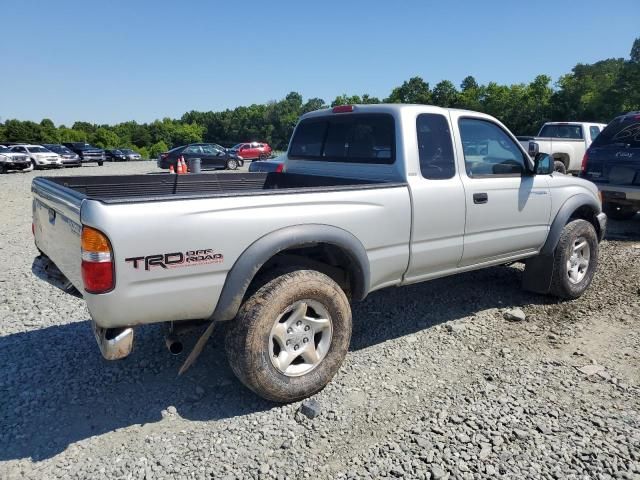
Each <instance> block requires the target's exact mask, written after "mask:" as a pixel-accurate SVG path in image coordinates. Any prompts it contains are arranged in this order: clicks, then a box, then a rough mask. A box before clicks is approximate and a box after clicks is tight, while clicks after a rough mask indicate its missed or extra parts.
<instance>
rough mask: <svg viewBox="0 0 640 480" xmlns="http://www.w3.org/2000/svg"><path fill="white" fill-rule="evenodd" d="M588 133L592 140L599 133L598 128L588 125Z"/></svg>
mask: <svg viewBox="0 0 640 480" xmlns="http://www.w3.org/2000/svg"><path fill="white" fill-rule="evenodd" d="M589 135H591V141H592V142H593V141H594V140H595V139H596V137H597V136H598V135H600V129H599V128H598V127H589Z"/></svg>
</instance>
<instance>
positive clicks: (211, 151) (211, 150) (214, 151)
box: [202, 145, 218, 155]
mask: <svg viewBox="0 0 640 480" xmlns="http://www.w3.org/2000/svg"><path fill="white" fill-rule="evenodd" d="M202 151H203V152H204V153H206V154H207V155H216V154H217V153H218V149H217V148H215V147H214V146H213V145H202Z"/></svg>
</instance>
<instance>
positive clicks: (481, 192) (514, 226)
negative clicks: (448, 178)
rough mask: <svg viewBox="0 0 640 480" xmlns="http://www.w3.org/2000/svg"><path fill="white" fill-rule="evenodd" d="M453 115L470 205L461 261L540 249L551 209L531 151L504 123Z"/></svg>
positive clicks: (481, 260)
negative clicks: (530, 160)
mask: <svg viewBox="0 0 640 480" xmlns="http://www.w3.org/2000/svg"><path fill="white" fill-rule="evenodd" d="M453 115H455V116H456V117H458V118H457V120H456V121H457V124H458V129H459V132H460V135H459V137H460V138H459V140H458V143H457V149H458V151H459V152H460V151H461V152H462V155H458V158H459V160H462V162H459V167H460V169H461V170H462V181H463V183H464V189H465V195H466V206H467V210H466V225H465V233H464V254H463V255H462V261H461V262H460V266H461V267H464V266H469V265H475V264H480V263H484V262H491V261H495V260H499V259H501V258H509V257H513V256H515V255H520V254H523V255H526V254H527V253H532V252H535V251H537V250H539V249H540V248H541V247H542V245H543V244H544V241H545V240H546V238H547V232H548V229H549V228H548V226H549V216H550V214H551V195H550V192H549V184H548V178H547V177H546V176H544V175H540V176H536V175H532V174H531V173H530V172H529V171H528V167H527V163H526V162H527V158H526V157H525V155H526V153H524V151H523V150H522V149H521V148H520V146H519V145H518V144H517V142H516V141H515V140H514V139H513V138H512V136H511V135H509V134H508V133H507V132H506V131H505V130H504V129H503V127H501V126H500V125H499V124H497V123H495V122H493V121H491V120H489V119H485V118H478V117H465V116H464V114H463V113H455V114H453ZM460 163H462V165H460Z"/></svg>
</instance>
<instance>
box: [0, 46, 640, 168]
mask: <svg viewBox="0 0 640 480" xmlns="http://www.w3.org/2000/svg"><path fill="white" fill-rule="evenodd" d="M380 102H386V103H419V104H430V105H438V106H441V107H455V108H464V109H469V110H476V111H479V112H485V113H488V114H489V115H493V116H494V117H496V118H498V119H500V120H501V121H502V122H503V123H504V124H506V125H507V126H508V127H509V128H510V129H511V130H512V131H513V132H514V133H516V134H518V135H534V134H536V133H537V131H538V129H539V128H540V125H541V124H542V123H544V122H546V121H562V120H576V121H593V122H603V123H607V122H609V120H611V119H612V118H613V117H615V116H616V115H618V114H620V113H624V112H628V111H632V110H640V38H637V39H636V40H635V41H634V43H633V46H632V48H631V53H630V56H629V58H628V59H624V58H611V59H607V60H602V61H599V62H596V63H593V64H578V65H576V66H575V67H574V68H573V69H572V70H571V72H570V73H568V74H566V75H563V76H562V77H560V79H559V80H558V81H557V82H556V83H555V85H554V84H552V80H551V78H550V77H549V76H547V75H538V76H537V77H535V78H534V79H533V81H532V82H530V83H528V84H525V83H518V84H514V85H501V84H499V83H497V82H489V83H487V84H486V85H480V84H478V82H477V81H476V79H475V78H474V77H473V76H468V77H466V78H465V79H464V80H463V81H462V82H461V83H460V85H459V86H458V87H456V85H454V84H453V83H452V82H450V81H448V80H443V81H441V82H439V83H437V84H436V85H434V86H433V88H432V87H431V85H429V83H428V82H426V81H424V80H423V79H422V78H421V77H417V76H416V77H413V78H410V79H409V80H407V81H405V82H403V83H402V85H400V86H398V87H396V88H394V89H393V90H392V91H391V93H390V94H389V96H388V97H386V98H383V99H380V98H377V97H374V96H371V95H369V94H363V95H347V94H344V95H340V96H338V97H336V98H335V99H334V100H333V101H332V102H331V103H330V104H327V103H326V102H325V101H324V100H323V99H321V98H310V99H307V100H306V101H305V100H304V99H303V98H302V95H300V94H299V93H297V92H291V93H289V94H288V95H287V96H286V97H285V98H284V99H282V100H279V101H272V102H269V103H266V104H253V105H250V106H242V107H237V108H234V109H227V110H224V111H218V112H213V111H209V112H199V111H190V112H187V113H185V114H184V115H182V117H181V118H180V119H170V118H164V119H162V120H156V121H154V122H151V123H137V122H135V121H129V122H123V123H119V124H117V125H96V124H92V123H88V122H80V121H79V122H75V123H74V124H73V125H72V126H71V127H67V126H65V125H60V126H57V127H56V125H54V123H53V122H52V121H51V120H50V119H47V118H45V119H43V120H42V121H41V122H39V123H37V122H33V121H21V120H15V119H9V120H6V121H5V122H4V123H0V144H1V143H3V141H4V142H17V141H20V142H22V141H24V142H30V143H62V142H75V141H86V142H89V143H91V144H93V145H96V146H99V147H102V148H116V147H122V148H124V147H126V148H132V149H134V150H137V151H139V152H140V153H141V154H142V156H143V158H156V157H157V156H158V155H159V154H160V153H161V152H164V151H166V150H168V149H169V148H172V147H175V146H179V145H184V144H187V143H193V142H214V143H219V144H221V145H224V146H230V145H233V144H235V143H239V142H243V141H253V140H259V141H266V142H268V143H269V144H271V146H272V147H273V148H274V149H277V150H284V149H286V147H287V144H288V141H289V137H290V136H291V133H292V131H293V128H294V126H295V124H296V121H297V119H298V117H299V116H300V115H302V114H304V113H306V112H310V111H313V110H317V109H319V108H324V107H328V106H335V105H343V104H367V103H369V104H371V103H380Z"/></svg>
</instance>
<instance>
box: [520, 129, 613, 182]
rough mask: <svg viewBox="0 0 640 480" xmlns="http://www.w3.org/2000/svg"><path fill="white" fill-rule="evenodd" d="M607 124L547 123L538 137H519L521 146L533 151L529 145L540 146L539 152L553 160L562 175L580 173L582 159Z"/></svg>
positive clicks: (556, 169)
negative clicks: (532, 143) (533, 143)
mask: <svg viewBox="0 0 640 480" xmlns="http://www.w3.org/2000/svg"><path fill="white" fill-rule="evenodd" d="M606 126H607V125H606V124H605V123H588V122H547V123H545V124H544V125H542V128H541V129H540V132H539V133H538V135H537V136H536V137H518V140H519V141H520V144H521V145H522V146H523V147H524V148H525V149H526V150H527V151H531V148H529V144H530V143H531V142H535V143H537V144H538V149H537V150H538V151H539V152H540V153H546V154H547V155H549V156H551V157H552V158H553V168H554V170H555V171H556V172H560V173H578V172H579V171H580V167H581V165H582V158H583V157H584V153H585V152H586V151H587V148H589V146H590V145H591V142H593V141H594V140H595V139H596V137H597V136H598V135H599V134H600V132H601V131H602V130H603V129H604V127H606Z"/></svg>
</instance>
